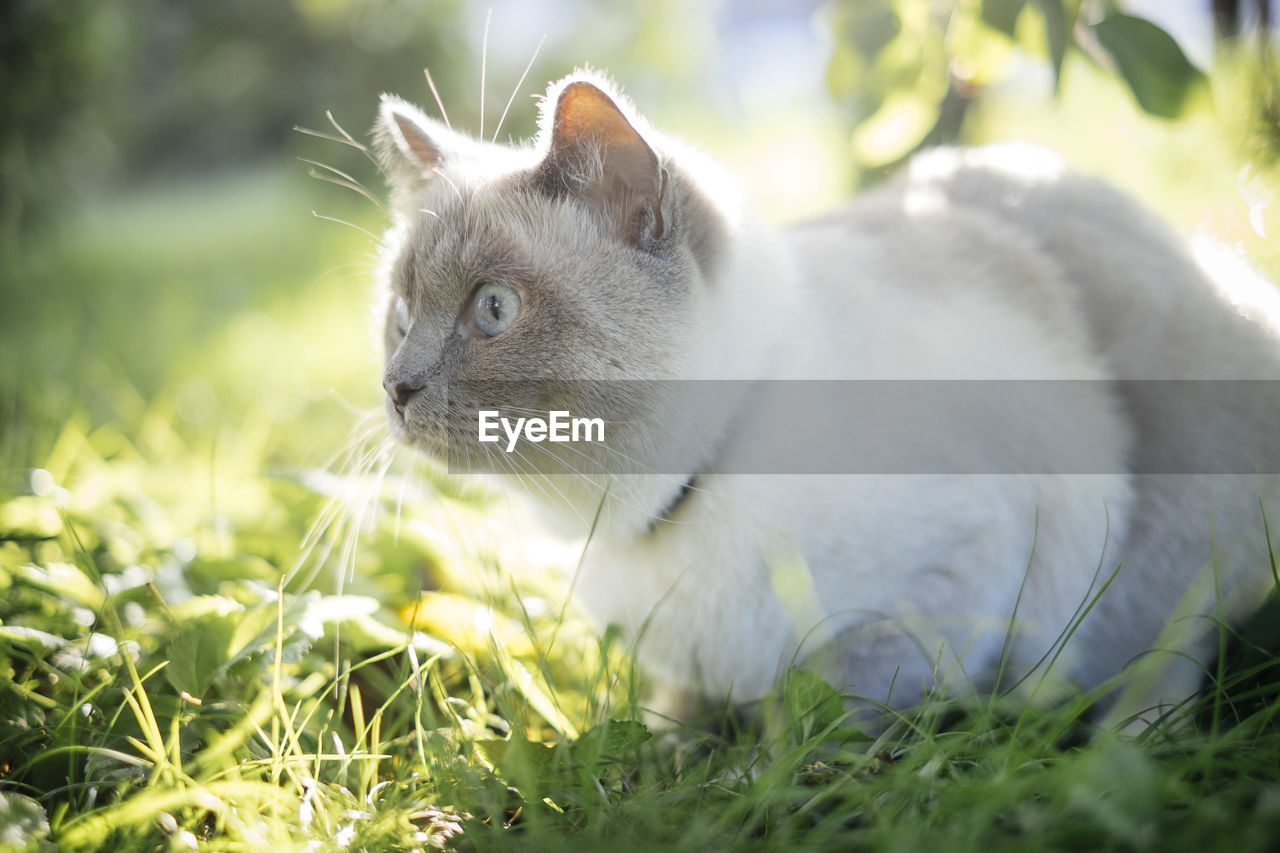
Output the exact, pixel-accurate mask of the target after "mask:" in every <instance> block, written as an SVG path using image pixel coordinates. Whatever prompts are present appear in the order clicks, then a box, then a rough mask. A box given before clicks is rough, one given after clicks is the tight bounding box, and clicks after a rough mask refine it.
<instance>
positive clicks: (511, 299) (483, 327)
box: [471, 281, 521, 337]
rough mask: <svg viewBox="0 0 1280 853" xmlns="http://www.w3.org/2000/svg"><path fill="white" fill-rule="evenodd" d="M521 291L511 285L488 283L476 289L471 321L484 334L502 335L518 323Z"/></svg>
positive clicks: (490, 335)
mask: <svg viewBox="0 0 1280 853" xmlns="http://www.w3.org/2000/svg"><path fill="white" fill-rule="evenodd" d="M520 304H521V299H520V291H518V290H516V289H515V288H514V287H512V286H511V285H509V284H502V283H501V282H497V281H487V282H485V283H484V284H482V285H480V286H479V287H478V288H476V295H475V301H474V302H472V304H471V320H472V322H473V323H474V324H475V327H476V328H477V329H479V330H480V331H481V332H482V333H484V334H486V335H488V336H489V337H493V336H494V335H500V334H502V333H503V332H505V331H506V330H507V329H509V328H511V324H512V323H514V322H515V321H516V315H517V314H519V313H520Z"/></svg>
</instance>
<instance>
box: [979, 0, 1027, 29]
mask: <svg viewBox="0 0 1280 853" xmlns="http://www.w3.org/2000/svg"><path fill="white" fill-rule="evenodd" d="M1026 5H1027V0H982V23H984V24H986V25H987V26H988V27H990V28H991V29H993V30H997V31H999V32H1002V33H1004V34H1005V35H1007V36H1009V37H1010V38H1012V37H1013V34H1014V31H1015V30H1016V29H1017V26H1018V16H1019V15H1021V14H1022V7H1023V6H1026Z"/></svg>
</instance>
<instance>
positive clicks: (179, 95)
mask: <svg viewBox="0 0 1280 853" xmlns="http://www.w3.org/2000/svg"><path fill="white" fill-rule="evenodd" d="M1276 5H1277V4H1276V3H1275V2H1267V0H1236V2H1209V0H1202V1H1201V0H1163V2H1160V0H1143V1H1142V2H1139V0H1129V2H1114V1H1113V0H1097V2H1093V0H826V2H819V0H791V2H787V1H786V0H719V2H713V1H712V0H680V1H679V2H677V0H655V2H646V3H616V2H611V1H610V2H606V0H558V2H517V0H494V2H492V3H490V4H487V5H486V4H481V3H464V2H461V0H282V1H281V2H272V3H262V2H257V0H224V1H223V2H218V3H171V2H166V0H122V2H114V3H101V2H97V0H61V2H58V3H49V2H44V0H6V2H4V4H3V16H4V20H3V24H2V25H0V46H2V50H0V80H2V81H3V89H2V94H0V99H2V100H0V289H2V290H0V306H2V307H0V336H2V338H0V491H3V492H4V493H7V494H11V495H14V494H17V495H21V494H30V493H31V492H36V493H37V494H40V493H42V492H48V491H49V490H50V489H54V488H60V487H61V486H62V485H63V484H64V483H66V482H70V480H72V479H75V477H76V476H80V477H81V479H83V477H84V476H85V475H84V474H83V473H82V474H81V475H76V474H75V473H74V470H75V464H82V463H83V460H84V459H85V458H87V457H86V455H85V454H89V455H90V456H91V457H92V458H94V459H97V460H100V461H108V462H110V461H115V462H119V461H121V460H134V461H137V462H138V463H139V464H140V465H142V464H145V465H147V466H149V467H150V468H151V469H158V468H162V467H164V464H162V463H165V464H169V468H170V485H169V486H167V487H165V488H167V489H169V491H170V492H171V493H172V494H173V495H174V496H175V497H173V500H174V501H181V500H183V496H184V495H187V496H189V493H190V491H191V490H193V489H194V490H197V491H200V492H201V493H204V492H210V493H212V492H216V491H218V490H219V489H221V490H222V493H224V494H226V493H230V492H229V490H233V489H234V488H235V478H236V477H247V478H249V480H254V478H258V477H262V476H273V474H271V472H278V471H283V470H294V469H296V468H298V467H302V466H314V467H319V468H322V467H324V466H326V465H329V464H330V463H331V460H332V459H333V456H334V453H335V452H336V451H337V450H339V449H340V448H342V447H344V446H345V444H346V442H347V438H346V436H347V434H348V431H349V430H350V428H351V425H352V423H354V422H355V421H356V420H357V419H358V415H359V414H360V413H361V412H363V411H366V410H369V409H376V408H377V407H378V404H379V398H380V394H381V390H380V387H379V384H378V383H379V375H380V361H381V355H380V353H379V352H378V351H377V348H376V345H375V342H374V338H373V336H372V335H371V334H370V332H369V318H370V316H371V311H370V309H369V306H368V300H369V295H370V292H371V289H372V277H371V267H372V263H373V258H374V253H375V251H376V239H375V237H373V236H372V235H375V234H377V233H378V232H379V230H380V229H381V228H382V227H383V226H384V225H385V221H386V220H385V216H384V214H383V212H382V211H381V210H380V209H379V206H378V203H377V200H378V199H379V198H380V197H381V195H382V193H383V190H384V187H383V186H382V183H381V179H380V177H379V176H378V174H377V172H376V169H375V168H374V167H373V165H372V163H371V162H370V161H369V159H368V158H367V157H366V156H364V154H363V152H362V151H360V150H359V149H358V148H357V147H354V146H353V145H350V144H346V143H345V142H343V141H341V139H340V138H341V137H342V136H343V135H344V134H349V135H350V137H351V138H352V141H354V142H364V141H367V136H368V128H369V127H370V125H371V123H372V120H373V115H374V110H375V105H376V103H377V96H378V94H379V93H380V92H384V91H390V92H396V93H398V94H400V95H402V96H404V97H406V98H408V99H410V100H413V101H416V102H418V103H420V104H423V105H424V107H426V108H427V109H428V111H429V112H432V113H435V112H436V111H437V109H438V108H437V107H436V106H435V105H434V98H433V96H432V94H431V91H430V89H429V87H428V85H427V80H426V78H425V76H424V74H423V70H424V68H428V69H429V70H430V72H431V76H432V79H433V80H434V82H435V84H436V86H437V88H438V90H439V94H440V97H441V100H442V102H443V104H444V105H445V108H446V109H447V111H448V115H449V118H450V119H451V121H452V122H453V124H454V126H455V127H462V128H471V129H474V130H476V131H478V130H479V128H480V127H481V126H482V124H483V127H484V128H485V132H486V135H493V134H495V133H497V134H498V138H499V139H505V138H513V139H521V138H525V137H527V136H528V135H530V134H531V133H532V132H533V129H534V120H535V110H534V102H533V96H535V95H537V94H538V93H540V92H541V91H542V90H543V88H544V87H545V85H546V82H547V81H548V80H552V79H555V78H557V77H559V76H561V75H563V74H565V73H567V72H569V71H570V70H572V69H573V68H574V67H576V66H581V65H591V66H594V67H597V68H600V69H604V70H606V71H608V72H609V73H610V74H611V75H613V76H614V77H615V78H616V79H617V80H618V82H619V83H620V84H621V86H622V87H623V88H624V90H625V91H627V92H628V93H629V94H630V95H631V96H632V98H633V99H634V100H635V102H636V103H637V105H638V106H639V107H640V109H641V111H643V112H644V113H645V114H646V115H647V116H648V117H649V118H650V119H651V121H652V122H653V123H654V124H655V125H656V126H657V127H660V128H662V129H664V130H665V131H666V132H668V133H671V134H673V135H678V136H682V137H684V138H686V139H688V140H690V141H692V142H695V143H697V144H698V145H700V146H701V147H702V148H704V149H706V150H707V151H709V152H710V153H712V154H713V155H715V156H717V157H718V158H719V159H721V160H722V161H724V162H726V163H727V164H728V165H729V166H730V168H731V169H732V170H734V171H735V172H736V173H737V174H738V175H739V176H740V177H741V178H742V179H743V180H744V182H745V183H746V184H747V186H748V189H749V191H750V193H751V196H752V197H753V199H754V200H755V202H756V204H757V206H758V208H759V209H760V211H761V212H762V214H763V215H765V216H767V217H769V218H772V219H774V220H776V221H779V222H787V221H792V220H795V219H798V218H801V217H803V216H806V215H809V214H813V213H818V212H821V211H823V210H827V209H830V208H831V207H833V206H834V205H836V204H838V203H840V201H841V200H842V199H845V198H847V197H848V196H849V195H850V194H852V193H853V192H856V191H857V190H858V189H859V188H860V187H864V186H867V185H869V184H872V183H874V182H875V181H877V180H880V179H881V178H883V177H884V176H885V175H886V174H889V173H890V172H892V170H893V169H894V168H895V167H896V166H897V165H898V164H899V163H901V162H902V160H903V159H904V158H905V157H906V156H908V155H909V154H910V153H911V152H912V151H914V150H916V149H918V148H919V147H921V146H924V145H929V144H935V143H948V142H982V141H987V140H997V139H1011V138H1023V139H1031V140H1033V141H1037V142H1041V143H1044V144H1047V145H1050V146H1052V147H1054V148H1056V149H1058V150H1059V151H1061V152H1063V153H1064V154H1065V155H1066V156H1067V158H1068V159H1069V160H1071V161H1072V162H1074V163H1075V164H1077V165H1078V166H1079V167H1081V168H1083V169H1086V170H1089V171H1093V172H1096V173H1100V174H1103V175H1105V176H1107V177H1109V178H1111V179H1112V180H1114V181H1117V182H1119V183H1121V184H1122V185H1124V186H1125V187H1127V188H1128V189H1130V190H1132V191H1134V192H1135V193H1137V194H1138V195H1139V196H1141V197H1142V198H1143V199H1145V200H1146V201H1147V203H1148V204H1150V205H1152V206H1154V207H1156V208H1157V209H1159V210H1161V211H1162V212H1163V213H1164V214H1165V215H1166V216H1167V218H1169V219H1170V220H1171V221H1173V222H1174V224H1175V225H1176V226H1178V227H1179V228H1182V229H1184V230H1187V231H1192V230H1195V229H1200V230H1203V231H1205V232H1207V233H1208V234H1210V235H1211V236H1213V237H1215V238H1216V239H1218V240H1221V241H1223V242H1225V243H1229V244H1234V245H1237V246H1238V247H1239V248H1240V249H1241V250H1242V251H1243V252H1245V253H1247V254H1248V255H1249V256H1250V257H1251V258H1252V259H1253V260H1254V262H1255V263H1257V264H1258V265H1259V266H1261V267H1262V268H1263V270H1264V271H1265V272H1266V273H1267V274H1268V275H1269V277H1270V278H1271V279H1272V280H1277V279H1280V248H1277V247H1278V246H1280V240H1276V239H1275V235H1276V234H1277V233H1280V214H1277V212H1276V204H1275V202H1276V194H1277V189H1278V188H1280V180H1278V179H1277V174H1278V171H1277V161H1278V159H1280V119H1278V116H1280V106H1278V104H1277V86H1278V84H1277V66H1276V63H1275V59H1274V53H1275V45H1276V29H1275V24H1276V20H1277V13H1276V8H1275V7H1276ZM526 70H527V75H526ZM508 103H509V104H510V109H509V111H508V110H507V106H508ZM504 115H505V118H501V127H500V129H499V127H498V124H499V121H500V117H502V116H504ZM330 117H331V118H330ZM297 126H301V127H303V128H308V129H311V130H313V131H316V132H317V133H321V134H326V135H328V136H330V137H335V138H339V141H333V140H331V139H325V138H322V137H320V136H317V135H314V134H307V133H300V132H297V130H296V127H297ZM308 161H315V162H314V163H310V162H308ZM315 164H323V165H315ZM333 170H337V171H333ZM312 173H314V174H318V175H321V176H327V177H329V178H330V179H333V180H336V181H338V182H342V183H351V184H356V185H360V186H363V187H365V188H367V191H368V194H369V195H370V196H372V199H370V198H366V197H365V195H364V192H363V191H360V192H352V191H349V189H348V188H344V187H342V186H338V185H336V184H335V183H333V182H329V181H325V180H316V179H315V178H314V177H312ZM73 459H79V460H81V461H80V462H78V463H75V464H73V463H72V462H71V461H69V460H73ZM166 460H167V462H166ZM33 471H38V472H43V473H41V474H40V475H39V476H34V477H33ZM237 472H238V473H237ZM219 478H228V479H229V480H230V481H232V482H228V483H222V484H221V485H219V483H220V480H219ZM157 490H159V492H165V489H161V488H160V487H155V488H151V487H148V488H147V489H143V490H142V491H143V492H146V493H147V494H150V495H154V494H155V493H158V492H157ZM165 493H169V492H165ZM210 502H212V499H210ZM263 505H264V504H262V503H261V502H259V503H255V502H254V501H252V500H249V499H247V498H246V499H245V500H243V501H239V502H237V503H236V506H237V507H238V508H237V509H236V510H235V512H240V513H250V514H251V513H253V512H258V510H260V509H261V506H263ZM255 507H257V508H258V509H254V508H255ZM220 512H223V513H224V514H225V513H226V512H231V510H228V509H226V507H225V506H224V507H221V508H220ZM197 515H198V514H197ZM193 518H194V517H193ZM258 520H259V521H261V517H260V513H259V518H258ZM196 523H197V522H196V521H195V520H193V521H191V524H196ZM179 526H180V525H179ZM175 535H176V534H175Z"/></svg>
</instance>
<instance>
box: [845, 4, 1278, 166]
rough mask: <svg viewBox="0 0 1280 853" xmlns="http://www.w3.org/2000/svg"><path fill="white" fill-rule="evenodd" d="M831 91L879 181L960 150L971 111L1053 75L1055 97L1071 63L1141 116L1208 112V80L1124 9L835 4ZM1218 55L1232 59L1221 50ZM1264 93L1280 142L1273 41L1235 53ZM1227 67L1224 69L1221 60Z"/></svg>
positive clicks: (1262, 107) (1264, 109) (1259, 109)
mask: <svg viewBox="0 0 1280 853" xmlns="http://www.w3.org/2000/svg"><path fill="white" fill-rule="evenodd" d="M830 25H831V27H832V31H833V33H834V34H835V41H836V46H835V51H834V53H833V55H832V58H831V62H830V65H829V68H828V78H827V80H828V87H829V88H830V90H831V92H832V94H833V95H834V96H835V97H836V98H837V99H838V100H839V101H841V102H842V103H844V104H845V105H846V109H847V110H848V114H849V118H850V121H851V122H852V123H853V124H854V125H855V126H856V130H855V132H854V139H853V151H854V155H855V156H856V157H857V159H858V162H859V164H860V165H861V166H862V167H863V168H864V169H880V168H883V167H886V166H889V165H891V164H893V163H896V162H898V161H900V160H901V159H903V158H904V157H905V156H907V155H908V154H910V153H911V152H912V151H914V150H916V149H917V148H919V147H920V146H922V145H927V144H935V143H939V142H956V141H959V140H960V139H962V138H963V131H964V125H965V118H966V115H967V114H968V112H969V109H970V106H971V102H972V101H974V100H975V99H978V98H980V97H981V96H982V94H983V93H984V92H985V91H986V90H988V89H990V88H992V87H996V86H999V85H1001V84H1003V83H1006V82H1008V81H1009V79H1010V78H1011V77H1012V76H1014V75H1017V74H1022V75H1026V74H1028V73H1033V69H1034V66H1033V65H1032V64H1031V63H1030V62H1029V59H1035V58H1038V59H1039V60H1040V61H1042V62H1044V63H1047V66H1048V68H1049V69H1050V70H1051V72H1052V80H1053V86H1054V89H1055V90H1057V89H1058V88H1059V87H1060V86H1061V83H1062V79H1063V69H1064V66H1065V64H1066V63H1067V62H1068V60H1069V58H1070V57H1071V56H1072V55H1073V54H1075V55H1078V56H1080V57H1083V58H1085V59H1086V60H1087V61H1090V62H1093V63H1095V64H1097V65H1099V66H1101V67H1103V68H1106V69H1108V70H1109V71H1110V72H1112V73H1114V74H1115V75H1116V76H1118V77H1119V78H1120V79H1121V80H1123V82H1124V84H1125V85H1126V86H1127V87H1128V89H1129V91H1130V92H1131V94H1132V96H1133V98H1134V100H1135V102H1136V103H1137V105H1138V106H1139V107H1140V108H1141V109H1142V110H1144V111H1146V112H1147V113H1149V114H1151V115H1153V116H1157V117H1160V118H1164V119H1170V120H1172V119H1179V118H1182V117H1185V116H1187V115H1189V114H1191V113H1194V112H1196V111H1201V110H1206V109H1212V108H1213V107H1212V101H1211V96H1210V92H1209V90H1210V85H1209V77H1208V76H1207V74H1206V73H1205V72H1204V71H1203V70H1201V69H1200V68H1197V67H1196V66H1195V65H1194V64H1192V63H1191V61H1190V60H1189V59H1188V58H1187V56H1186V54H1185V53H1184V52H1183V50H1182V48H1181V47H1180V46H1179V44H1178V42H1177V41H1176V40H1174V38H1173V37H1172V36H1170V35H1169V34H1168V33H1167V32H1165V31H1164V30H1163V29H1161V28H1160V27H1159V26H1157V25H1156V24H1154V23H1152V22H1151V21H1149V20H1146V19H1144V18H1140V17H1136V16H1134V15H1130V14H1126V13H1125V12H1124V10H1123V4H1122V3H1118V2H1095V3H1090V2H1087V0H1086V2H1080V0H950V1H949V2H945V3H934V2H930V0H837V2H835V3H833V4H831V7H830ZM1220 52H1226V53H1227V54H1230V53H1232V51H1231V50H1230V49H1229V46H1227V45H1223V46H1222V49H1221V51H1220ZM1235 52H1236V53H1241V54H1244V55H1246V56H1249V57H1252V60H1251V61H1253V62H1255V63H1256V65H1257V68H1256V70H1255V71H1253V72H1252V74H1251V75H1250V80H1251V83H1256V84H1258V85H1259V86H1260V89H1259V91H1258V92H1257V94H1256V97H1255V102H1254V103H1253V104H1252V105H1251V107H1250V110H1251V112H1250V115H1251V116H1254V117H1256V119H1257V120H1260V121H1262V122H1264V123H1266V124H1267V125H1268V126H1269V129H1268V134H1269V137H1270V141H1271V142H1272V143H1274V142H1275V141H1276V139H1278V138H1280V122H1278V121H1277V113H1276V107H1275V105H1276V102H1277V88H1276V84H1275V80H1274V77H1273V76H1272V75H1271V74H1270V73H1269V72H1270V69H1271V65H1272V52H1273V51H1272V48H1271V45H1270V43H1269V41H1268V40H1267V39H1266V38H1265V37H1260V38H1258V39H1256V40H1251V41H1248V42H1244V43H1237V44H1236V50H1235ZM1223 61H1226V60H1225V58H1224V60H1223Z"/></svg>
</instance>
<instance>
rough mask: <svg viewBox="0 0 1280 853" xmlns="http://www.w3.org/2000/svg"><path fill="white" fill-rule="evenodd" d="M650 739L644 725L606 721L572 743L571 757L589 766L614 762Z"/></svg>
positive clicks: (629, 721) (626, 721) (624, 721)
mask: <svg viewBox="0 0 1280 853" xmlns="http://www.w3.org/2000/svg"><path fill="white" fill-rule="evenodd" d="M651 737H653V732H651V731H649V729H648V728H646V727H645V725H644V723H640V722H637V721H635V720H606V721H605V722H603V723H600V724H598V725H595V726H592V727H591V728H590V729H588V730H587V731H585V732H583V733H582V736H581V737H580V738H578V740H577V741H575V742H574V745H573V756H574V759H575V760H577V761H580V762H582V763H583V764H586V765H590V766H594V765H596V764H599V763H602V762H609V761H616V760H617V759H618V758H620V757H621V756H623V755H624V754H625V753H627V752H630V751H631V750H633V749H635V748H636V747H638V746H639V745H640V744H642V743H644V742H645V741H647V740H649V738H651Z"/></svg>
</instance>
